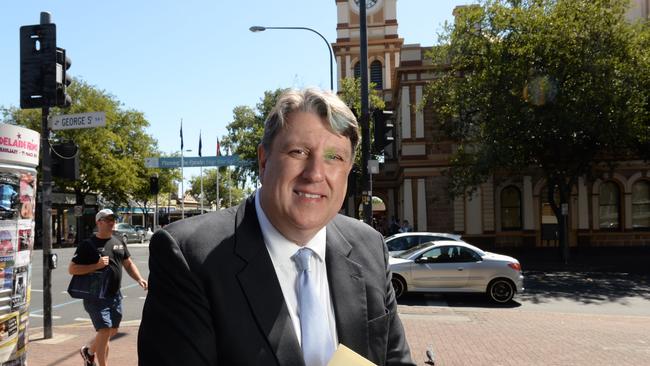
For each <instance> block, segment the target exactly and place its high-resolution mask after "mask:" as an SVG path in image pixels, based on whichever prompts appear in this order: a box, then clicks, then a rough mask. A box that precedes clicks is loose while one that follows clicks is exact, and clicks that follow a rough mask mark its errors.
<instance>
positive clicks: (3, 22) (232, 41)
mask: <svg viewBox="0 0 650 366" xmlns="http://www.w3.org/2000/svg"><path fill="white" fill-rule="evenodd" d="M474 2H476V1H471V0H398V1H397V20H398V24H399V28H398V32H399V35H400V37H402V38H404V41H405V43H406V44H410V43H420V44H421V45H423V46H427V45H433V44H435V43H436V40H437V33H438V32H439V31H440V30H441V29H442V24H443V22H444V21H445V20H451V19H452V14H451V12H452V10H453V8H454V7H455V6H457V5H461V4H468V3H474ZM41 11H49V12H50V13H51V15H52V22H53V23H55V24H56V25H57V44H58V45H59V47H63V48H65V49H66V51H67V54H68V55H69V57H70V58H71V59H72V67H71V68H70V70H69V72H70V74H72V75H73V76H75V77H80V78H82V79H83V80H85V81H86V82H88V83H90V84H92V85H95V86H96V87H98V88H100V89H104V90H106V91H107V92H109V93H111V94H113V95H115V96H116V97H117V98H118V99H119V100H120V101H121V102H122V103H123V104H124V106H125V107H126V108H132V109H136V110H140V111H142V112H144V113H145V116H146V118H147V119H148V120H149V121H150V123H151V126H150V127H149V129H148V132H149V133H150V134H151V135H152V136H153V137H154V138H155V139H157V140H158V143H159V147H160V149H161V150H162V151H164V152H167V153H171V152H173V151H178V150H179V149H180V140H179V127H180V120H181V118H182V119H183V133H184V137H185V140H184V142H185V148H186V149H193V152H189V153H186V156H196V155H197V151H198V139H199V130H201V132H202V141H203V150H202V153H203V156H209V155H214V153H215V151H214V150H215V145H216V140H217V137H220V136H223V135H225V134H226V125H227V124H228V123H229V122H230V121H231V120H232V110H233V108H234V107H236V106H238V105H249V106H254V105H255V104H257V103H258V102H259V100H260V98H261V96H262V95H263V93H264V91H265V90H274V89H276V88H281V87H282V88H284V87H307V86H318V87H322V88H329V57H328V55H327V49H326V47H325V44H324V43H323V41H322V40H321V39H320V38H319V37H318V36H317V35H315V34H313V33H311V32H308V31H297V30H267V31H266V32H262V33H251V32H250V31H249V30H248V28H249V27H250V26H252V25H263V26H301V27H309V28H313V29H315V30H317V31H318V32H320V33H321V34H323V36H325V38H327V40H328V41H330V43H333V42H335V41H336V5H335V0H249V1H236V0H233V1H223V0H221V1H219V0H211V1H210V0H184V1H180V0H178V1H171V0H157V1H148V0H140V1H138V0H136V1H133V0H130V1H127V0H111V1H89V0H59V1H54V0H50V1H46V0H3V1H1V2H0V50H2V54H3V57H0V70H3V73H2V74H3V76H2V82H0V105H2V106H10V105H13V106H17V105H18V104H19V88H20V84H19V79H20V77H19V72H20V65H19V60H20V58H19V38H18V32H19V28H20V26H22V25H29V24H37V23H38V22H39V15H40V12H41ZM334 69H335V79H336V65H335V66H334ZM195 170H196V171H195ZM192 175H198V169H187V170H186V171H185V176H186V179H188V178H189V177H190V176H192Z"/></svg>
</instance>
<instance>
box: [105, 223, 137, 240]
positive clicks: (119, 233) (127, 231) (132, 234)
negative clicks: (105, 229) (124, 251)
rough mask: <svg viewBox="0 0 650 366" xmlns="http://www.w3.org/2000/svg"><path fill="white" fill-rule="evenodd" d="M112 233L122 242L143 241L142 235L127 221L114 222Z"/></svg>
mask: <svg viewBox="0 0 650 366" xmlns="http://www.w3.org/2000/svg"><path fill="white" fill-rule="evenodd" d="M113 235H114V236H116V237H118V238H119V239H121V240H122V242H123V243H124V244H127V243H131V242H136V243H142V242H143V237H144V236H143V235H141V234H140V233H139V232H138V231H137V230H136V229H135V227H134V226H133V225H131V224H127V223H119V224H115V228H114V229H113Z"/></svg>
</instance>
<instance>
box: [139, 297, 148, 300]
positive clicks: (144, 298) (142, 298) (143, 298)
mask: <svg viewBox="0 0 650 366" xmlns="http://www.w3.org/2000/svg"><path fill="white" fill-rule="evenodd" d="M139 299H140V300H146V299H147V297H146V296H140V297H139Z"/></svg>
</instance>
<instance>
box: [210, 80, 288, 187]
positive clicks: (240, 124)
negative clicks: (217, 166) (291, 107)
mask: <svg viewBox="0 0 650 366" xmlns="http://www.w3.org/2000/svg"><path fill="white" fill-rule="evenodd" d="M285 90H286V89H276V90H275V91H268V90H267V91H265V92H264V97H262V99H261V100H260V102H259V103H258V104H257V106H256V107H255V109H253V108H251V107H249V106H237V107H235V109H233V120H232V122H230V123H229V124H228V125H227V126H226V129H227V130H228V134H227V135H226V136H225V137H224V138H223V139H222V146H223V147H225V148H226V149H227V151H231V152H232V153H233V154H237V155H239V158H240V159H242V160H247V161H250V162H252V163H251V164H249V165H246V166H242V167H237V168H235V169H234V175H235V177H234V179H235V181H236V182H238V183H239V184H238V185H239V186H240V187H241V188H243V187H244V186H245V184H246V182H247V180H248V179H250V181H253V182H255V181H257V179H258V177H259V171H258V166H257V145H259V144H260V142H261V141H262V136H263V135H264V121H265V120H266V117H267V116H268V115H269V113H271V109H273V107H274V106H275V103H276V102H277V100H278V97H279V96H280V94H282V93H283V92H284V91H285Z"/></svg>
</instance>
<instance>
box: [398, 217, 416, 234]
mask: <svg viewBox="0 0 650 366" xmlns="http://www.w3.org/2000/svg"><path fill="white" fill-rule="evenodd" d="M411 231H413V226H411V224H409V220H404V221H402V226H401V227H400V228H399V232H400V233H409V232H411Z"/></svg>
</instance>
